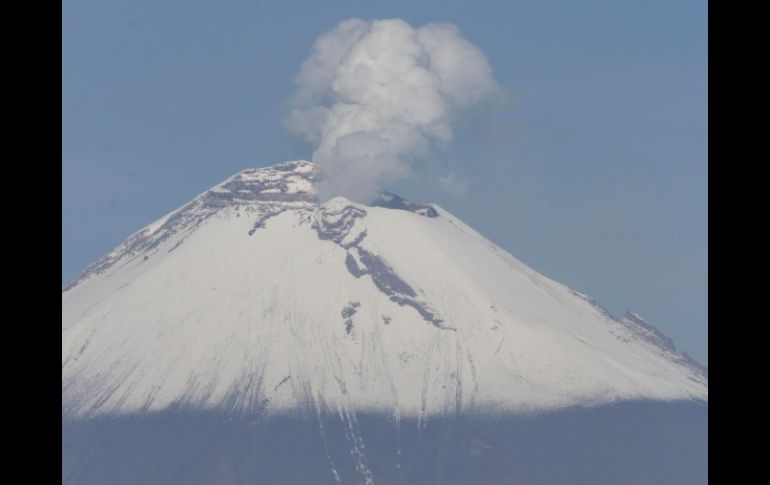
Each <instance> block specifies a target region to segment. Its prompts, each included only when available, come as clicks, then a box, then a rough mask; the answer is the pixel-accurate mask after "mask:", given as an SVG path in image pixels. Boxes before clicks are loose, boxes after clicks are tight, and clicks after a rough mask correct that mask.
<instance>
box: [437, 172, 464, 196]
mask: <svg viewBox="0 0 770 485" xmlns="http://www.w3.org/2000/svg"><path fill="white" fill-rule="evenodd" d="M438 183H439V186H440V187H441V188H442V189H444V190H445V191H447V192H449V193H450V194H452V195H465V194H466V193H467V192H468V187H467V186H466V185H465V182H463V181H462V180H461V179H460V178H459V177H458V176H457V175H455V174H454V173H449V174H447V175H444V176H443V177H439V179H438Z"/></svg>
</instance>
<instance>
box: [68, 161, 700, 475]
mask: <svg viewBox="0 0 770 485" xmlns="http://www.w3.org/2000/svg"><path fill="white" fill-rule="evenodd" d="M316 176H317V169H316V167H314V166H313V165H312V164H310V163H308V162H304V161H294V162H286V163H282V164H278V165H274V166H271V167H268V168H263V169H250V170H245V171H243V172H240V173H238V174H236V175H235V176H233V177H231V178H230V179H228V180H226V181H225V182H223V183H222V184H219V185H217V186H215V187H214V188H212V189H210V190H209V191H207V192H205V193H203V194H201V195H200V196H198V197H196V198H195V199H194V200H192V201H191V202H190V203H188V204H186V205H184V206H183V207H182V208H180V209H179V210H177V211H174V212H172V213H171V214H169V215H167V216H165V217H163V218H161V219H160V220H158V221H156V222H155V223H153V224H151V225H149V226H147V227H146V228H144V229H142V230H141V231H139V232H137V233H136V234H134V235H132V236H131V237H130V238H129V239H128V240H126V242H124V243H123V244H122V245H120V246H119V247H117V248H116V249H115V250H114V251H113V252H111V253H110V254H108V255H106V256H105V257H103V258H102V259H100V260H99V261H97V262H95V263H94V264H92V265H91V266H89V267H88V268H87V269H86V270H85V271H84V272H83V273H82V274H81V275H80V276H79V277H78V278H77V279H76V280H75V281H74V282H73V283H72V284H70V285H69V286H68V287H66V288H65V289H64V292H63V294H62V413H63V416H64V419H65V434H64V441H63V454H64V458H65V460H64V476H63V478H64V479H65V481H66V480H72V483H85V482H95V483H98V482H104V483H107V482H110V483H124V482H125V483H136V482H137V481H140V482H152V483H155V482H158V483H169V482H184V483H188V482H189V481H190V480H192V481H194V482H201V481H203V482H211V483H228V480H233V483H254V482H255V481H257V482H260V483H280V482H282V483H324V482H332V483H334V482H340V483H359V482H367V481H374V482H377V481H378V477H379V478H381V480H382V481H383V482H385V483H412V482H415V481H417V482H420V483H428V482H434V481H439V483H465V480H468V481H473V480H479V479H481V478H483V477H484V476H486V475H484V473H487V472H489V470H490V469H491V470H492V471H491V472H489V473H492V475H490V477H492V478H490V480H491V482H489V483H503V482H502V481H496V480H503V479H504V476H505V477H507V476H508V475H511V476H512V477H514V478H515V477H519V478H520V479H523V480H524V481H525V482H527V479H528V478H533V477H537V476H540V475H537V474H534V475H533V474H532V473H535V472H533V470H540V469H538V468H537V467H536V465H532V466H533V467H535V468H532V469H531V470H530V469H521V468H520V467H519V468H517V466H518V465H514V462H516V460H519V459H520V458H521V457H522V456H524V455H522V454H521V453H519V452H516V453H514V451H513V448H511V446H513V445H510V446H508V444H506V443H507V442H506V441H505V440H506V439H507V440H511V439H514V438H515V436H514V435H515V433H514V435H508V438H500V440H502V441H499V442H498V443H493V441H495V439H496V438H494V435H495V429H498V430H499V429H503V428H504V427H505V426H509V425H510V426H534V425H533V424H532V423H534V422H535V421H533V420H537V419H541V420H542V419H544V418H542V416H543V415H544V414H543V413H548V414H547V415H550V416H560V418H559V419H566V420H567V421H569V419H568V418H564V416H570V414H569V413H574V412H577V411H574V409H576V408H588V409H583V411H580V412H581V413H588V414H586V415H582V414H581V415H580V418H579V421H580V422H589V421H591V420H597V419H598V420H601V419H604V418H603V417H606V416H609V415H610V414H611V413H613V412H614V413H621V414H622V413H631V414H629V416H632V418H629V419H630V420H631V421H632V422H633V421H634V418H633V416H637V417H638V416H642V415H645V414H644V413H648V414H650V413H652V414H655V413H657V412H658V411H655V412H652V411H649V409H650V406H653V407H654V406H659V407H661V409H665V410H666V411H665V413H668V414H667V416H670V415H671V413H681V412H683V411H681V409H683V408H681V406H684V407H685V408H686V409H688V410H690V411H691V410H692V409H695V411H693V412H695V413H696V414H697V413H701V414H698V420H699V421H697V423H701V421H702V420H701V417H702V416H703V415H705V409H706V405H705V402H706V401H707V398H708V387H707V375H706V371H705V369H703V368H702V367H700V366H699V365H698V364H697V363H695V362H694V361H692V360H691V359H690V358H689V357H687V355H686V354H681V353H679V352H677V351H676V349H675V348H674V346H673V344H672V343H671V341H670V339H668V338H667V337H665V336H664V335H663V334H661V333H660V332H659V331H658V330H656V329H655V328H654V327H652V326H651V325H650V324H649V323H647V322H645V321H644V320H643V319H642V318H641V317H639V316H638V315H636V314H633V313H628V314H626V315H624V316H623V317H622V318H620V319H615V318H613V317H612V316H611V315H610V314H609V313H608V312H606V311H605V310H604V309H602V308H601V307H600V306H598V305H597V304H596V303H595V302H593V301H592V300H591V299H589V298H588V297H586V296H585V295H582V294H580V293H578V292H576V291H573V290H571V289H569V288H567V287H566V286H564V285H562V284H559V283H556V282H554V281H552V280H550V279H548V278H546V277H544V276H542V275H540V274H538V273H537V272H535V271H534V270H532V269H530V268H528V267H527V266H525V265H524V264H522V263H521V262H519V261H517V260H516V259H514V258H513V257H511V256H510V255H509V254H508V253H506V252H505V251H503V250H502V249H500V248H499V247H497V246H495V245H494V244H493V243H491V242H489V241H488V240H486V239H485V238H484V237H483V236H481V235H480V234H478V233H477V232H475V231H474V230H473V229H471V228H469V227H468V226H466V225H465V224H463V223H462V222H461V221H460V220H458V219H457V218H456V217H454V216H453V215H452V214H450V213H448V212H447V211H445V210H444V209H442V208H440V207H438V206H436V205H423V204H416V203H410V202H407V201H405V200H403V199H400V198H399V197H397V196H395V195H392V194H388V195H383V196H382V198H381V199H379V200H378V201H377V202H375V203H373V204H372V205H362V204H357V203H353V202H351V201H349V200H347V199H344V198H334V199H331V200H329V201H327V202H325V203H318V201H317V199H316V196H315V194H316V192H315V188H314V186H313V181H314V180H315V178H316ZM626 402H627V403H637V404H628V405H624V404H619V403H626ZM639 402H643V403H647V404H646V405H644V406H642V405H641V404H638V403H639ZM654 403H658V404H654ZM666 403H669V404H666ZM683 403H684V404H683ZM610 405H612V406H610ZM623 406H642V407H641V408H639V407H637V408H633V409H634V411H633V412H631V411H627V409H626V408H624V407H623ZM672 406H673V407H672ZM677 406H679V407H677ZM628 409H631V408H628ZM656 409H657V408H656ZM672 409H675V411H671V410H672ZM600 410H607V411H604V412H601V411H600ZM610 410H611V411H610ZM533 415H536V416H533ZM650 415H651V414H650ZM692 415H693V414H692V412H689V411H688V416H692ZM537 416H540V417H537ZM576 416H577V415H576ZM587 416H588V417H587ZM655 416H658V414H655ZM490 419H492V420H498V421H497V423H498V424H497V425H495V426H491V425H489V423H490V421H489V420H490ZM501 419H502V420H504V423H506V425H505V426H503V425H501V424H500V423H502V422H503V421H499V420H501ZM554 419H555V418H554ZM576 419H577V418H576ZM650 419H652V418H650ZM656 419H658V421H660V419H659V418H656ZM616 421H617V419H616ZM621 421H628V420H627V419H626V418H623V419H622V420H621ZM671 421H672V422H677V423H680V425H682V424H681V423H683V422H688V421H687V419H681V417H677V419H672V420H671ZM514 422H515V423H525V424H521V425H519V424H516V425H513V424H511V423H514ZM570 422H571V421H570ZM661 422H662V421H661ZM447 423H452V424H451V425H450V424H447ZM479 423H487V425H485V426H488V427H487V428H484V426H482V425H481V424H479ZM690 423H692V421H690ZM605 424H606V423H605ZM701 424H702V423H701ZM616 425H617V422H615V425H614V426H616ZM510 426H509V428H506V429H509V430H510V429H511V428H510ZM543 426H546V425H545V424H543ZM600 426H601V425H599V427H600ZM634 426H636V425H634ZM658 428H660V430H659V431H660V432H661V433H663V432H669V431H668V429H670V427H668V429H666V430H664V429H663V428H665V426H658ZM482 429H485V430H486V431H482ZM516 429H517V430H518V431H517V433H519V434H521V433H524V434H526V432H525V431H522V429H523V428H516ZM527 429H529V428H527ZM533 429H534V428H533ZM542 429H545V428H542ZM564 429H570V428H569V424H565V425H563V426H556V427H554V428H553V430H552V432H550V435H549V436H555V435H554V433H558V432H559V431H558V430H562V431H563V430H564ZM639 429H640V430H641V433H639V434H637V438H636V439H638V440H639V448H640V449H642V448H643V449H647V446H649V443H646V444H645V442H644V440H645V438H644V433H648V434H649V432H650V431H649V430H650V429H651V428H650V426H641V427H640V428H639ZM692 429H694V430H696V431H695V433H696V434H697V433H699V432H700V431H698V430H699V429H700V428H699V427H698V426H695V425H693V426H692ZM161 430H162V432H161ZM222 430H225V431H222ZM440 430H443V431H440ZM446 430H454V431H451V432H448V431H446ZM554 430H555V431H554ZM589 431H590V430H589ZM530 432H531V433H534V434H533V435H534V436H540V435H539V434H537V433H535V432H534V431H530ZM704 432H705V431H704ZM186 433H192V434H190V435H188V434H186ZM446 433H449V434H446ZM255 436H258V437H259V438H255ZM699 436H700V435H699ZM583 439H584V440H589V441H591V442H596V438H595V437H592V436H584V437H583ZM646 439H648V440H660V439H661V437H660V436H659V435H654V436H648V437H647V438H646ZM164 440H165V441H164ZM174 440H176V441H174ZM282 440H283V441H282ZM421 440H422V441H421ZM447 440H448V441H447ZM530 441H531V440H530ZM599 441H601V440H599ZM439 442H449V443H453V444H452V445H451V446H450V447H449V448H446V447H444V446H443V445H442V446H439V445H438V444H437V443H439ZM562 442H563V440H562ZM280 443H283V444H284V445H286V446H290V445H289V444H288V443H293V444H291V446H295V445H296V446H300V444H301V445H302V446H304V447H305V448H303V454H302V455H301V456H300V455H293V456H283V455H281V456H282V457H283V458H275V456H274V455H275V453H276V450H278V449H282V448H281V446H282V445H281V444H280ZM420 443H422V445H420ZM431 443H432V444H431ZM615 444H617V443H615ZM643 445H644V446H643ZM447 446H449V445H447ZM532 446H534V447H535V448H536V445H534V444H532ZM607 446H608V448H610V449H616V448H613V446H611V445H610V444H608V445H607ZM657 446H658V449H661V448H660V446H662V445H660V443H658V445H657ZM693 446H694V447H695V448H697V450H696V452H693V453H695V454H696V455H697V459H700V454H698V453H701V452H703V453H705V451H702V450H701V449H700V448H698V447H699V446H701V445H700V444H695V445H693ZM703 446H704V447H705V443H703ZM153 447H159V448H157V449H155V448H153ZM621 448H622V446H621ZM664 448H665V446H664ZM680 448H681V447H680ZM691 448H692V447H691ZM287 449H289V448H287ZM292 449H293V448H292ZM578 449H580V450H583V451H580V452H581V453H583V452H585V447H582V446H578V447H577V448H576V450H578ZM171 450H173V451H171ZM406 450H412V452H410V454H407V453H406ZM551 451H552V452H556V451H557V450H555V449H553V448H551ZM576 452H577V451H576ZM602 452H604V451H602ZM287 453H288V452H287ZM564 453H567V451H564ZM634 453H636V451H634ZM648 453H649V450H648ZM525 455H526V454H525ZM194 457H198V458H199V459H195V458H194ZM266 457H271V458H270V459H269V460H268V459H267V458H266ZM490 457H491V458H490ZM281 459H282V460H283V461H281ZM637 459H638V460H642V461H644V458H637ZM463 460H465V461H463ZM473 460H476V461H473ZM479 460H480V461H479ZM485 460H486V461H485ZM490 460H491V462H490ZM696 461H697V460H696ZM476 462H479V463H481V465H478V463H476ZM279 463H281V465H279ZM459 463H464V464H465V465H467V466H465V465H464V468H462V470H463V473H465V474H466V475H462V474H460V475H458V473H459V472H457V471H456V470H455V471H453V470H454V468H453V467H455V466H459V465H458V464H459ZM474 463H475V464H474ZM489 463H492V464H491V465H490V464H489ZM565 463H567V462H566V461H565ZM617 463H621V465H622V463H623V462H622V461H621V462H617V461H616V463H615V465H612V466H621V465H618V464H617ZM698 463H700V462H698ZM477 465H478V466H477ZM574 466H575V467H578V468H579V466H580V465H578V464H574ZM585 466H589V465H585ZM671 466H674V465H673V464H672V465H671ZM688 466H690V465H688ZM474 467H475V468H474ZM501 467H502V468H501ZM512 467H513V468H512ZM525 468H526V467H525ZM589 468H590V470H594V471H596V470H601V467H600V466H596V465H593V466H592V467H589ZM289 469H291V473H290V472H289V471H288V470H289ZM118 470H119V471H118ZM474 470H475V471H474ZM495 470H496V471H495ZM500 470H502V471H500ZM511 470H514V471H511ZM516 470H518V471H516ZM573 471H574V470H573ZM283 472H286V473H287V474H286V475H284V474H283ZM292 473H293V474H295V475H291V474H292ZM474 473H475V475H474ZM517 473H518V475H517ZM537 473H540V471H538V472H537ZM544 473H545V472H544ZM548 473H550V474H551V475H543V476H542V477H543V480H545V481H546V483H550V482H548V480H549V479H553V480H556V481H558V480H559V479H560V476H559V475H558V474H557V475H553V474H554V473H558V470H549V471H548ZM565 473H566V472H565ZM606 473H607V477H612V476H613V475H612V473H615V470H612V471H607V472H606ZM671 473H674V472H671ZM688 473H689V472H688ZM468 474H471V475H468ZM565 476H569V475H565ZM602 476H603V475H602ZM602 476H599V475H595V476H591V480H592V481H594V482H596V481H599V482H600V481H601V480H602ZM233 477H234V478H233ZM281 477H283V478H281ZM453 477H458V478H453ZM480 477H481V478H480ZM495 477H496V478H495ZM664 478H665V477H664ZM455 479H456V480H460V481H459V482H452V480H455ZM105 480H106V481H105ZM441 480H444V481H441ZM591 480H589V481H591ZM632 482H634V480H633V479H631V480H629V481H626V483H632ZM538 483H543V482H542V481H541V482H538Z"/></svg>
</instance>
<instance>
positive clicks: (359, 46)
mask: <svg viewBox="0 0 770 485" xmlns="http://www.w3.org/2000/svg"><path fill="white" fill-rule="evenodd" d="M295 81H296V84H297V87H296V92H295V94H294V101H293V103H294V104H293V109H292V112H291V114H290V115H289V118H288V120H287V126H288V127H289V128H290V129H291V130H292V131H294V132H296V133H298V134H300V135H302V136H303V137H305V139H306V140H307V141H309V142H311V143H312V144H313V145H314V152H313V162H314V163H316V164H317V165H318V166H319V168H320V169H321V171H322V173H323V174H324V176H325V181H324V182H322V185H321V187H320V188H321V196H322V197H330V196H334V195H344V196H347V197H349V198H351V199H354V200H358V201H361V202H366V201H368V200H369V199H371V198H373V197H374V196H376V195H377V193H378V190H379V187H380V185H381V184H383V183H386V182H388V181H393V180H397V179H399V178H402V177H406V176H408V175H409V174H410V173H411V164H412V163H414V161H415V160H417V159H419V158H422V157H424V156H425V155H427V154H428V152H429V151H430V150H431V148H433V147H434V146H436V145H442V144H446V143H449V142H450V141H451V140H452V128H451V123H452V120H453V118H454V117H455V115H456V114H457V112H458V110H461V109H463V108H467V107H469V106H471V105H473V104H475V103H478V102H479V101H480V100H481V99H483V98H484V97H487V96H489V95H491V94H492V93H494V92H495V91H496V90H497V83H496V82H495V80H494V77H493V75H492V69H491V68H490V67H489V64H488V62H487V60H486V57H485V56H484V54H483V53H482V52H481V50H480V49H479V48H478V47H476V46H475V45H473V44H471V43H470V42H468V41H467V40H466V39H465V38H464V37H463V36H462V34H461V33H460V31H459V30H458V29H457V28H456V27H455V26H454V25H451V24H446V23H431V24H427V25H424V26H422V27H419V28H413V27H412V26H411V25H409V24H408V23H407V22H405V21H403V20H400V19H390V20H375V21H371V22H368V21H364V20H359V19H351V20H346V21H343V22H341V23H340V24H339V25H337V26H336V27H335V28H334V29H332V30H331V31H329V32H327V33H325V34H323V35H322V36H321V37H319V38H318V39H317V40H316V42H315V44H314V46H313V49H312V52H311V54H310V57H308V59H306V60H305V62H304V63H303V64H302V66H301V68H300V70H299V73H298V74H297V76H296V79H295Z"/></svg>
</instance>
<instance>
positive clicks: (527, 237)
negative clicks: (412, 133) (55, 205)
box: [62, 0, 708, 363]
mask: <svg viewBox="0 0 770 485" xmlns="http://www.w3.org/2000/svg"><path fill="white" fill-rule="evenodd" d="M351 17H358V18H362V19H365V20H370V19H378V18H394V17H398V18H402V19H404V20H406V21H407V22H409V23H411V24H412V25H415V26H419V25H422V24H425V23H428V22H435V21H445V22H451V23H453V24H455V25H456V26H457V27H459V29H460V30H461V32H462V34H463V35H464V37H465V38H467V39H468V40H469V41H470V42H472V43H474V44H475V45H477V46H478V47H479V48H480V49H481V50H482V51H483V52H484V53H485V54H486V56H487V58H488V60H489V64H490V65H491V67H492V69H493V71H494V76H495V78H496V79H497V81H498V82H499V83H500V84H501V85H502V86H503V87H504V90H505V93H506V94H505V96H504V98H503V99H498V100H497V102H495V103H494V105H493V106H491V107H490V106H484V107H479V108H477V109H475V110H473V111H471V112H466V113H465V114H464V115H463V117H462V118H460V119H458V120H457V123H456V124H455V136H454V140H453V141H452V143H451V145H449V146H448V147H447V148H446V149H444V150H439V151H437V152H434V153H433V154H432V156H431V157H430V158H429V159H426V160H424V161H423V162H422V164H420V165H419V166H418V169H417V176H416V177H414V178H412V179H409V180H405V181H401V182H397V183H394V185H392V186H391V187H389V188H391V189H392V190H394V191H396V192H398V193H400V194H401V195H403V196H405V197H407V198H410V199H415V200H420V201H433V202H436V203H438V204H439V205H441V206H443V207H445V208H446V209H448V210H449V211H451V212H453V213H455V214H456V215H457V216H459V217H460V218H462V219H463V220H464V221H465V222H467V223H468V224H470V225H471V226H473V227H475V228H476V229H478V230H479V231H480V232H481V233H482V234H484V235H485V236H487V237H488V238H490V239H491V240H492V241H494V242H496V243H498V244H499V245H500V246H502V247H503V248H505V249H506V250H508V251H509V252H511V253H512V254H513V255H514V256H516V257H517V258H518V259H520V260H522V261H524V262H525V263H527V264H528V265H530V266H532V267H533V268H534V269H536V270H537V271H539V272H541V273H543V274H545V275H547V276H549V277H551V278H553V279H555V280H557V281H560V282H562V283H565V284H567V285H569V286H570V287H572V288H574V289H576V290H578V291H581V292H583V293H587V294H588V295H590V296H592V297H593V298H594V299H596V300H597V301H599V302H600V303H601V304H603V305H604V306H606V307H607V308H608V309H609V310H610V311H611V312H613V313H616V314H617V313H621V312H622V311H624V310H625V309H632V310H634V311H637V312H638V313H640V314H641V315H642V316H644V317H646V318H647V319H649V320H650V321H651V322H652V323H653V324H655V325H657V326H658V327H660V328H661V329H663V330H664V331H665V332H666V333H667V334H669V335H670V336H671V337H672V338H673V339H674V341H675V342H676V343H677V345H678V347H681V348H683V349H684V350H686V351H688V352H689V353H690V354H692V355H693V356H695V357H696V358H697V359H699V360H701V361H703V362H705V363H707V362H708V351H707V341H708V313H707V297H708V291H707V289H708V279H707V272H708V266H707V259H708V238H707V234H708V201H707V197H708V191H707V180H708V154H707V137H708V118H707V111H708V104H707V101H708V100H707V92H708V78H707V71H708V57H707V55H708V49H707V2H706V1H677V0H667V1H647V2H635V1H581V2H572V1H567V0H564V1H560V2H554V1H544V0H538V1H515V0H499V1H494V0H485V1H459V0H437V1H420V2H414V1H402V0H387V1H375V0H336V1H333V0H330V1H310V0H306V1H296V0H280V1H240V0H239V1H231V0H216V1H213V0H211V1H205V2H203V1H191V0H186V1H176V0H175V1H162V2H157V1H154V2H153V1H141V2H139V1H131V0H122V1H107V0H65V1H64V2H63V38H62V40H63V47H62V55H63V77H62V82H63V86H62V101H63V106H62V108H63V113H62V125H63V126H62V135H63V143H62V173H63V181H62V183H63V187H62V190H63V195H62V220H63V233H62V283H65V282H67V281H69V280H71V279H72V278H73V277H74V276H75V275H76V274H77V272H78V271H80V270H81V269H82V268H83V267H85V266H86V265H87V264H88V263H90V262H92V261H93V260H95V259H96V258H98V257H99V256H101V255H103V254H104V253H106V252H109V251H110V250H111V249H112V248H113V247H114V246H115V245H117V244H119V243H120V242H121V241H122V240H124V239H125V237H126V236H128V235H129V234H130V233H132V232H134V231H136V230H138V229H140V228H141V227H143V226H144V225H146V224H148V223H149V222H151V221H153V220H154V219H157V218H158V217H160V216H161V215H163V214H165V213H167V212H169V211H171V210H173V209H175V208H177V207H179V206H180V205H182V204H183V203H185V202H186V201H188V200H189V199H191V198H192V197H194V196H195V195H197V194H198V193H200V192H203V191H205V190H206V189H207V188H209V187H210V186H212V185H214V184H216V183H218V182H220V181H221V180H223V179H225V178H227V177H228V176H230V175H232V173H234V172H236V171H238V170H241V169H243V168H246V167H252V166H264V165H269V164H272V163H276V162H280V161H284V160H289V159H298V158H304V159H309V158H310V156H311V153H312V148H311V147H310V146H309V145H307V144H305V143H304V142H303V141H302V140H301V139H299V138H298V137H297V136H295V135H292V134H291V133H289V132H288V130H287V129H286V128H285V127H284V119H285V118H286V116H287V114H288V112H289V109H290V96H291V93H292V91H293V90H294V84H293V77H294V75H295V73H296V72H297V70H298V69H299V66H300V64H301V63H302V61H303V60H304V59H305V58H306V57H307V56H308V54H309V52H310V48H311V46H312V45H313V42H314V41H315V39H316V38H317V37H318V36H319V35H320V34H322V33H323V32H325V31H327V30H329V29H331V28H333V27H334V26H335V25H336V24H337V23H339V22H340V21H341V20H344V19H347V18H351ZM449 173H451V174H453V175H452V177H451V180H449V179H447V178H446V175H447V174H449ZM441 177H444V180H443V182H440V180H439V179H440V178H441ZM447 188H449V189H450V190H446V189H447ZM463 188H464V190H462V189H463ZM452 189H453V190H452Z"/></svg>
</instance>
